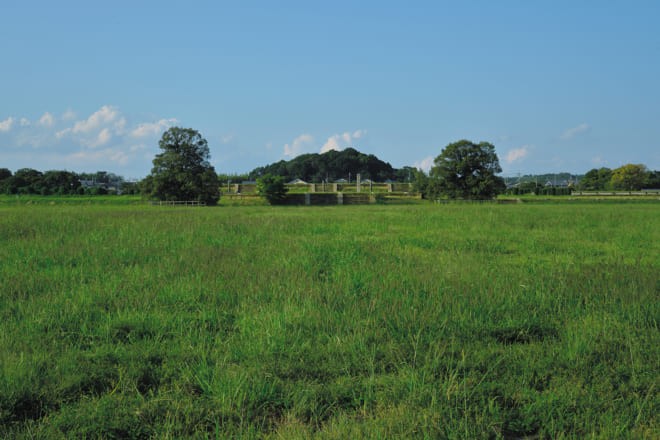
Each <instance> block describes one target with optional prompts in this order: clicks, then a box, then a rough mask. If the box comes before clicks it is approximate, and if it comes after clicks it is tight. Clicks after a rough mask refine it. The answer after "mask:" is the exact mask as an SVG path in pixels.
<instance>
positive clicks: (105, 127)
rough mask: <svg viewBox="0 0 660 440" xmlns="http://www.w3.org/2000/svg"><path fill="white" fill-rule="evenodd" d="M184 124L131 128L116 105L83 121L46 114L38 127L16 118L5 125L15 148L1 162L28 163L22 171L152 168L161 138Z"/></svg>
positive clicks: (173, 121) (157, 123) (142, 124)
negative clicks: (138, 164)
mask: <svg viewBox="0 0 660 440" xmlns="http://www.w3.org/2000/svg"><path fill="white" fill-rule="evenodd" d="M178 122H179V121H178V120H177V119H175V118H167V119H159V120H154V121H145V122H138V123H134V124H129V123H128V122H127V118H126V116H125V115H124V113H123V112H122V111H121V110H120V109H119V108H118V107H115V106H110V105H103V106H101V108H99V110H97V111H95V112H94V113H92V114H91V115H89V116H88V117H87V118H83V119H77V114H76V113H75V112H73V111H72V110H67V111H66V112H65V113H63V114H61V115H55V114H51V113H50V112H45V113H44V114H43V115H42V116H41V117H40V118H39V119H38V120H36V121H30V120H28V119H27V118H20V119H18V118H17V117H13V116H10V117H9V118H8V119H6V120H4V121H0V132H2V136H3V137H4V138H5V139H4V140H5V142H4V144H5V145H7V144H9V146H8V147H5V148H3V149H2V152H1V153H0V157H2V159H3V161H4V162H16V163H22V164H23V165H20V166H18V167H17V169H18V168H35V169H40V170H42V171H45V170H50V169H67V170H76V171H96V170H101V169H107V170H109V171H113V172H114V170H122V169H126V166H127V165H128V164H130V163H131V162H142V163H145V162H146V163H148V164H150V163H151V160H152V159H153V157H154V155H155V154H156V152H157V140H158V138H159V137H160V136H161V135H162V133H163V132H164V131H165V130H167V129H168V128H169V127H171V126H173V125H176V124H177V123H178Z"/></svg>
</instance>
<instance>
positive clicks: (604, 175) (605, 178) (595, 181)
mask: <svg viewBox="0 0 660 440" xmlns="http://www.w3.org/2000/svg"><path fill="white" fill-rule="evenodd" d="M611 180H612V170H611V169H609V168H605V167H603V168H593V169H591V170H589V171H587V174H585V175H584V177H583V178H582V180H581V181H580V188H581V189H583V190H586V191H599V190H605V189H610V181H611Z"/></svg>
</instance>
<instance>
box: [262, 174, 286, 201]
mask: <svg viewBox="0 0 660 440" xmlns="http://www.w3.org/2000/svg"><path fill="white" fill-rule="evenodd" d="M287 191H288V188H287V187H286V185H285V183H284V177H282V176H273V175H270V174H266V175H265V176H262V177H259V178H258V179H257V194H259V195H260V196H261V197H265V198H266V200H268V203H270V204H271V205H279V204H282V203H283V202H284V198H285V197H286V193H287Z"/></svg>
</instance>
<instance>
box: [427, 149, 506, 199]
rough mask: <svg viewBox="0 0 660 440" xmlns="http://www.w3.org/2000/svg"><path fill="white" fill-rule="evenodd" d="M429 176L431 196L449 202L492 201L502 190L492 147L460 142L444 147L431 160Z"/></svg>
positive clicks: (497, 160)
mask: <svg viewBox="0 0 660 440" xmlns="http://www.w3.org/2000/svg"><path fill="white" fill-rule="evenodd" d="M433 163H434V166H433V168H431V172H430V175H429V186H428V187H429V192H430V193H431V195H432V196H436V197H438V196H440V197H449V198H452V199H473V200H475V199H476V200H483V199H492V198H493V197H495V196H496V195H497V194H499V193H501V192H503V191H504V190H505V188H506V185H505V183H504V180H503V179H502V178H501V177H498V176H496V175H495V174H496V173H501V172H502V168H501V167H500V161H499V159H498V158H497V154H495V147H494V146H493V145H492V144H489V143H488V142H480V143H478V144H475V143H473V142H470V141H468V140H465V139H464V140H460V141H458V142H454V143H452V144H449V145H447V146H446V147H445V148H444V149H443V150H442V152H441V153H440V155H439V156H438V157H436V158H435V161H434V162H433Z"/></svg>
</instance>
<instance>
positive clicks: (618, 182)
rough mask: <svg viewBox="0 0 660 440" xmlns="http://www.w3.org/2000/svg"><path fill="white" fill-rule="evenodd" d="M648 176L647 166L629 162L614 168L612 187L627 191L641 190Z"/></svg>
mask: <svg viewBox="0 0 660 440" xmlns="http://www.w3.org/2000/svg"><path fill="white" fill-rule="evenodd" d="M646 176H647V169H646V166H644V165H634V164H627V165H624V166H622V167H619V168H617V169H615V170H612V187H613V188H614V189H620V190H626V191H639V190H640V189H642V186H644V182H645V181H646Z"/></svg>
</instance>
